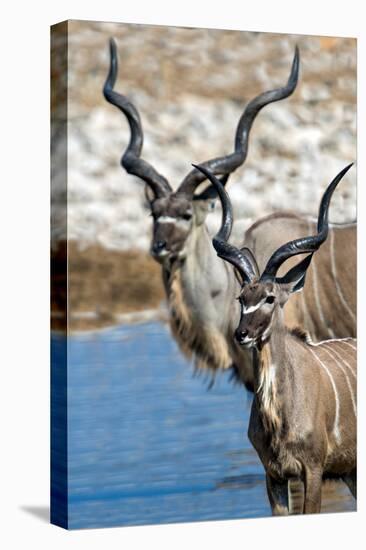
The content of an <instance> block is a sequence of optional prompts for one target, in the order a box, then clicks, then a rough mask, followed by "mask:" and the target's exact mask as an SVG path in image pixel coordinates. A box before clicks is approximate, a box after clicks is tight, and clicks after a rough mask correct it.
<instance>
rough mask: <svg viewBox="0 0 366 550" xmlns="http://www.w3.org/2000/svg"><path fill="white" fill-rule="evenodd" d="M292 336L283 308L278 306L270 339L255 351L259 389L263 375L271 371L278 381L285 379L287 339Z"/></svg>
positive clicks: (255, 370)
mask: <svg viewBox="0 0 366 550" xmlns="http://www.w3.org/2000/svg"><path fill="white" fill-rule="evenodd" d="M289 337H290V335H289V332H288V329H287V328H286V325H285V321H284V312H283V308H281V307H280V306H277V307H276V309H275V311H274V313H273V317H272V328H271V334H270V337H269V339H268V340H267V341H266V342H265V343H264V344H263V345H262V346H261V347H260V348H258V349H254V351H253V363H254V372H255V379H256V385H257V388H256V390H258V389H259V388H260V386H261V384H262V383H263V377H264V376H265V375H266V374H267V375H268V374H269V373H271V378H272V379H273V380H272V381H273V382H274V378H276V381H277V382H278V381H279V380H280V379H281V381H283V379H284V378H285V374H286V365H287V363H288V349H287V339H288V338H289Z"/></svg>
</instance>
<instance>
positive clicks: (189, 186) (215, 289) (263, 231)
mask: <svg viewBox="0 0 366 550" xmlns="http://www.w3.org/2000/svg"><path fill="white" fill-rule="evenodd" d="M298 71H299V53H298V49H297V48H296V50H295V56H294V59H293V63H292V67H291V72H290V76H289V79H288V82H287V84H286V85H285V86H284V87H282V88H279V89H276V90H272V91H268V92H264V93H262V94H260V95H258V96H257V97H255V98H254V99H252V100H251V101H250V102H249V103H248V105H247V106H246V108H245V110H244V112H243V114H242V116H241V117H240V120H239V122H238V125H237V129H236V134H235V140H234V151H233V153H231V154H229V155H226V156H222V157H218V158H214V159H211V160H208V161H206V162H205V163H203V166H204V167H206V168H208V169H210V170H211V171H212V172H213V173H214V174H217V175H219V176H220V181H221V182H222V183H223V184H224V185H225V184H226V183H227V181H228V178H229V176H230V174H231V173H232V172H234V171H235V170H236V169H237V168H238V167H239V166H241V165H242V164H243V163H244V162H245V160H246V157H247V152H248V143H249V135H250V131H251V128H252V125H253V122H254V120H255V118H256V116H257V114H258V113H259V111H260V110H261V109H262V108H263V107H264V106H266V105H268V104H269V103H272V102H275V101H279V100H281V99H284V98H287V97H288V96H290V95H291V94H292V93H293V91H294V90H295V88H296V85H297V80H298ZM117 73H118V68H117V51H116V44H115V42H114V40H113V39H112V40H111V41H110V68H109V73H108V75H107V79H106V82H105V85H104V90H103V92H104V95H105V98H106V99H107V101H108V102H110V103H112V104H113V105H115V106H116V107H117V108H118V109H119V110H120V111H121V112H122V113H123V115H124V116H125V117H126V118H127V121H128V124H129V126H130V130H131V138H130V142H129V144H128V146H127V148H126V150H125V152H124V153H123V156H122V159H121V164H122V166H123V167H124V169H125V170H126V171H127V172H128V173H130V174H134V175H135V176H138V177H139V178H140V179H142V180H143V181H144V182H145V183H146V187H145V189H146V196H147V198H148V201H149V204H150V208H151V213H152V216H153V235H152V242H151V254H152V256H153V257H154V258H155V260H156V261H157V262H159V263H160V264H161V266H162V276H163V282H164V287H165V292H166V296H167V301H168V307H169V321H170V327H171V331H172V333H173V335H174V337H175V339H176V341H177V342H178V345H179V347H180V349H181V350H182V351H183V353H184V354H185V355H186V356H187V357H189V358H190V357H193V358H194V362H195V366H196V367H197V368H198V369H209V370H210V371H211V372H213V373H215V372H216V371H217V370H218V369H227V368H229V367H231V366H234V367H235V371H236V373H237V375H238V377H239V378H240V379H241V380H242V381H243V382H244V384H245V385H246V386H247V387H248V388H249V389H251V388H252V386H253V372H252V367H251V362H250V360H249V357H248V354H247V353H246V352H245V351H243V350H242V349H240V347H239V346H238V345H237V344H236V343H235V342H234V340H233V338H232V334H233V331H234V329H235V326H236V324H237V320H238V318H239V308H236V309H235V310H233V308H232V307H231V306H230V303H231V300H230V297H234V296H235V295H236V294H237V292H238V291H239V285H238V282H237V280H236V278H235V277H234V275H233V273H232V271H231V270H229V269H228V267H227V266H226V265H225V264H224V263H223V262H220V261H218V258H217V256H216V254H215V253H214V251H213V250H212V246H211V237H210V235H209V233H208V230H207V226H206V223H205V220H206V216H207V214H208V212H209V210H210V208H211V206H212V201H213V200H214V199H215V198H216V197H217V193H216V190H215V188H214V187H213V186H210V187H208V188H207V189H205V190H204V191H202V192H199V193H197V188H198V186H199V185H200V184H201V183H203V182H204V181H205V180H206V177H205V175H204V174H202V172H200V171H198V170H196V169H193V170H191V171H190V172H189V173H188V174H187V176H186V177H185V178H184V179H183V181H182V182H181V184H180V185H179V186H178V187H177V189H176V190H175V191H174V190H173V189H172V187H171V185H170V184H169V182H168V181H167V179H166V178H165V177H164V176H162V175H161V174H159V173H158V172H157V171H156V170H155V169H154V168H153V166H151V165H150V164H149V163H147V162H146V161H145V160H143V159H142V158H141V153H142V146H143V130H142V125H141V121H140V116H139V113H138V111H137V109H136V107H135V106H134V105H133V104H132V103H131V102H130V101H129V100H128V99H127V98H126V96H124V95H122V94H120V93H117V92H116V91H115V90H114V86H115V83H116V79H117ZM304 223H305V224H307V223H308V221H307V220H304V219H303V218H300V217H296V216H283V217H282V218H281V235H284V234H288V235H289V236H290V235H292V234H294V233H295V235H296V233H299V234H302V229H303V224H304ZM272 227H273V220H272V219H266V218H265V219H263V220H261V221H260V222H258V224H257V225H256V226H255V227H253V228H252V230H250V231H249V233H248V234H247V236H246V237H244V236H243V244H245V243H246V240H249V241H250V243H251V244H252V242H253V240H254V241H255V243H254V249H255V250H256V251H258V250H262V249H263V250H264V251H265V252H264V253H266V251H267V249H268V247H270V248H271V247H272V250H274V249H275V247H276V246H277V241H276V237H277V235H276V234H274V232H273V231H272ZM272 238H273V242H271V239H272ZM262 243H263V246H262ZM315 264H316V265H318V260H317V261H316V262H315ZM320 271H322V268H321V267H320V266H319V269H318V272H320ZM350 278H351V279H352V275H351V276H350ZM318 287H320V288H321V289H322V288H323V279H322V278H319V284H318ZM323 294H324V292H323V291H322V290H320V291H319V292H318V294H317V297H318V298H319V300H320V302H321V304H322V303H323V302H322V300H323ZM345 300H346V301H348V295H347V296H346V298H345ZM305 306H306V307H305ZM305 306H304V305H303V304H302V303H299V304H298V306H297V307H295V308H294V313H293V318H294V320H295V322H296V319H300V320H302V319H303V317H305V316H307V314H308V313H309V311H310V314H311V317H310V318H311V319H314V322H313V321H311V323H310V321H309V323H308V324H309V326H308V328H309V330H310V331H311V334H312V336H313V337H314V338H317V337H318V336H320V337H322V336H323V332H324V328H323V326H320V324H319V323H316V322H315V320H316V319H317V310H316V307H317V302H316V303H314V300H311V299H309V300H308V299H307V300H306V304H305ZM351 307H352V306H351ZM313 312H314V314H313ZM310 318H309V319H310ZM332 326H333V325H332ZM334 326H335V327H336V325H334ZM334 333H335V334H336V335H337V328H335V330H334Z"/></svg>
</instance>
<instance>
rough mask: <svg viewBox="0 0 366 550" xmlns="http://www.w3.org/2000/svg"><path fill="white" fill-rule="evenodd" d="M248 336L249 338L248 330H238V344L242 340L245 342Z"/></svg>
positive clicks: (236, 336) (236, 335)
mask: <svg viewBox="0 0 366 550" xmlns="http://www.w3.org/2000/svg"><path fill="white" fill-rule="evenodd" d="M246 336H248V331H247V330H240V329H236V331H235V338H236V340H237V341H238V342H241V341H242V340H244V338H245V337H246Z"/></svg>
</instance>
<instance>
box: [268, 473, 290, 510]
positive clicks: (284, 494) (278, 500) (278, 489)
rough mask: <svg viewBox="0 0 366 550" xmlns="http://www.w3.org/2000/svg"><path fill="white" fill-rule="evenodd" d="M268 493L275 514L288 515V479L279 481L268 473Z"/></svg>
mask: <svg viewBox="0 0 366 550" xmlns="http://www.w3.org/2000/svg"><path fill="white" fill-rule="evenodd" d="M266 483H267V494H268V498H269V502H270V504H271V508H272V515H273V516H287V515H288V513H289V509H288V481H287V480H286V481H282V480H281V481H279V480H277V479H274V478H273V477H271V476H270V475H269V474H266Z"/></svg>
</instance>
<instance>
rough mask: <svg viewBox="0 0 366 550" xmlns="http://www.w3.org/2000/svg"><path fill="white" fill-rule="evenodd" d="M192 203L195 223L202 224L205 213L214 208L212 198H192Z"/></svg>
mask: <svg viewBox="0 0 366 550" xmlns="http://www.w3.org/2000/svg"><path fill="white" fill-rule="evenodd" d="M192 204H193V210H194V213H195V220H196V224H197V225H202V224H203V223H204V222H205V220H206V217H207V214H208V213H209V212H211V211H212V210H213V209H214V208H215V201H213V200H193V203H192Z"/></svg>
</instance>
